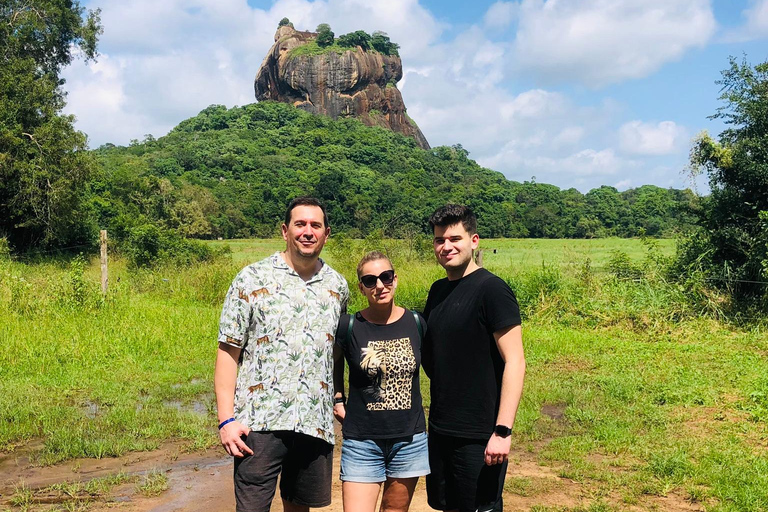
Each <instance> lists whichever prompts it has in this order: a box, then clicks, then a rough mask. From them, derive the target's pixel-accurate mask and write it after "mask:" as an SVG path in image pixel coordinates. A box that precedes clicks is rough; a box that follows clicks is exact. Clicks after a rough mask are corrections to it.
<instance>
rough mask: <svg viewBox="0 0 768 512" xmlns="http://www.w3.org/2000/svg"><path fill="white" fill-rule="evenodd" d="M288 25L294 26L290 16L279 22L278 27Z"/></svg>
mask: <svg viewBox="0 0 768 512" xmlns="http://www.w3.org/2000/svg"><path fill="white" fill-rule="evenodd" d="M286 25H288V26H289V27H291V28H293V23H291V20H289V19H288V18H283V19H281V20H280V23H278V24H277V27H278V28H280V27H284V26H286Z"/></svg>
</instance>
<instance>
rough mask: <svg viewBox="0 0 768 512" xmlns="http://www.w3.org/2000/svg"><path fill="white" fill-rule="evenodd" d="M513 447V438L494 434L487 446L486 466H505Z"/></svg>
mask: <svg viewBox="0 0 768 512" xmlns="http://www.w3.org/2000/svg"><path fill="white" fill-rule="evenodd" d="M511 447H512V437H511V436H507V437H501V436H498V435H496V433H494V434H493V435H491V438H490V439H489V440H488V444H487V445H486V446H485V464H486V465H487V466H493V465H494V464H504V462H506V461H507V458H508V457H509V449H510V448H511Z"/></svg>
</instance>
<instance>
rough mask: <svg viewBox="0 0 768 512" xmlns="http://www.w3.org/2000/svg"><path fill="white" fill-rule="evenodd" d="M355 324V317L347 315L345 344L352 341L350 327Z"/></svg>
mask: <svg viewBox="0 0 768 512" xmlns="http://www.w3.org/2000/svg"><path fill="white" fill-rule="evenodd" d="M354 323H355V315H354V314H352V315H349V326H348V327H347V342H349V341H351V340H352V325H353V324H354Z"/></svg>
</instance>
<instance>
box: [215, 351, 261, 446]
mask: <svg viewBox="0 0 768 512" xmlns="http://www.w3.org/2000/svg"><path fill="white" fill-rule="evenodd" d="M240 351H241V349H239V348H237V347H233V346H231V345H227V344H225V343H219V348H218V351H217V352H216V368H215V370H214V372H213V387H214V390H215V392H216V412H217V414H218V415H219V422H222V421H226V420H228V419H229V418H232V417H233V416H234V414H235V385H236V383H237V361H238V359H239V358H240ZM250 431H251V429H249V428H248V427H246V426H245V425H243V424H242V423H240V422H239V421H232V422H230V423H227V424H226V425H224V426H223V427H222V428H221V429H219V438H220V439H221V444H222V446H224V449H225V450H227V453H228V454H230V455H232V456H234V457H244V456H245V455H246V454H248V455H253V451H252V450H251V449H250V448H248V446H246V444H245V443H244V442H243V440H242V439H241V438H240V436H243V435H248V433H249V432H250Z"/></svg>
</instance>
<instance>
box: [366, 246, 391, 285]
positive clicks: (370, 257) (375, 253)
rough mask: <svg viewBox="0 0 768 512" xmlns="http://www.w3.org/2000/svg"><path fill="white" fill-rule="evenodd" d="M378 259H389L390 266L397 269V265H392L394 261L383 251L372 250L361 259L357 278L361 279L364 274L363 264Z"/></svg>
mask: <svg viewBox="0 0 768 512" xmlns="http://www.w3.org/2000/svg"><path fill="white" fill-rule="evenodd" d="M376 260H387V263H389V266H390V267H391V268H392V270H395V267H394V266H392V261H391V260H390V259H389V256H387V255H386V254H384V253H383V252H381V251H371V252H369V253H368V254H366V255H365V256H363V259H361V260H360V263H358V264H357V278H358V279H360V278H361V277H362V276H363V274H362V272H363V265H365V264H366V263H368V262H369V261H376Z"/></svg>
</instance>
